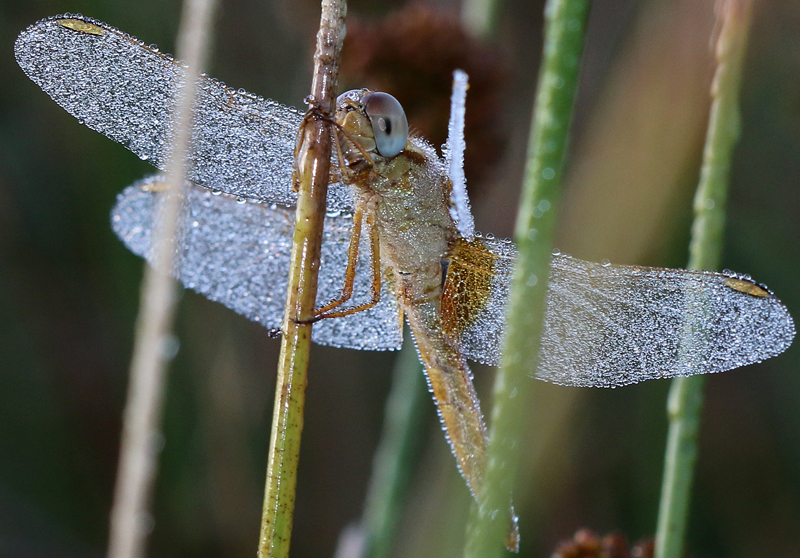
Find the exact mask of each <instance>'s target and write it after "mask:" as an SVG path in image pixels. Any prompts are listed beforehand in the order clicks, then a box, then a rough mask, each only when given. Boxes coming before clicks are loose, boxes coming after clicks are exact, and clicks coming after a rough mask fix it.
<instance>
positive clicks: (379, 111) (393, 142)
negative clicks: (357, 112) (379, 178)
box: [361, 93, 408, 157]
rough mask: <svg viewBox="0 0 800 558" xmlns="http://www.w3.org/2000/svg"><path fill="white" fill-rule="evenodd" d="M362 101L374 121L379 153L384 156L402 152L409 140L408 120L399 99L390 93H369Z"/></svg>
mask: <svg viewBox="0 0 800 558" xmlns="http://www.w3.org/2000/svg"><path fill="white" fill-rule="evenodd" d="M361 102H362V103H363V106H364V112H366V114H367V116H368V117H369V121H370V123H372V131H373V133H374V134H375V146H376V147H377V148H378V153H380V154H381V155H382V156H383V157H394V156H395V155H397V154H398V153H400V152H401V151H402V150H403V148H404V147H405V146H406V141H407V140H408V120H406V113H405V111H404V110H403V107H402V106H401V105H400V103H399V102H398V101H397V99H395V98H394V97H392V96H391V95H389V94H388V93H367V94H366V95H364V97H363V99H362V100H361Z"/></svg>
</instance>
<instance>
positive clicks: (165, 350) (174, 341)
mask: <svg viewBox="0 0 800 558" xmlns="http://www.w3.org/2000/svg"><path fill="white" fill-rule="evenodd" d="M160 345H161V346H160V347H159V349H160V351H161V358H163V359H164V360H166V361H170V360H172V359H173V358H175V356H176V355H177V354H178V350H179V349H180V347H181V344H180V341H178V338H177V337H176V336H174V335H164V336H163V337H162V338H161V343H160Z"/></svg>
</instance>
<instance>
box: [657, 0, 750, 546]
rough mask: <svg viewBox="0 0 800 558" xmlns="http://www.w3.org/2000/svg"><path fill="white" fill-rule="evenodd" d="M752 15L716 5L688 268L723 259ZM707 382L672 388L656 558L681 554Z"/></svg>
mask: <svg viewBox="0 0 800 558" xmlns="http://www.w3.org/2000/svg"><path fill="white" fill-rule="evenodd" d="M751 12H752V0H722V1H718V3H717V27H718V28H719V29H720V34H719V37H718V39H717V44H716V57H717V71H716V73H715V75H714V81H713V83H712V86H711V98H712V105H711V114H710V117H709V122H708V131H707V133H706V143H705V148H704V150H703V166H702V170H701V173H700V183H699V184H698V187H697V193H696V194H695V199H694V213H695V218H694V223H693V225H692V240H691V245H690V248H689V265H688V267H689V268H690V269H715V268H718V267H719V263H720V260H721V254H722V240H723V233H724V229H725V206H726V200H727V195H728V181H729V176H730V167H731V159H732V155H733V149H734V146H735V145H736V142H737V141H738V139H739V133H740V115H739V89H740V84H741V79H742V64H743V61H744V54H745V50H746V47H747V35H748V30H749V27H750V16H751ZM704 383H705V380H704V376H690V377H688V378H676V379H674V380H673V381H672V387H671V388H670V392H669V398H668V401H667V414H668V416H669V420H670V425H669V434H668V437H667V450H666V456H665V458H664V479H663V482H662V485H661V503H660V506H659V510H658V527H657V531H656V549H655V556H656V558H679V557H680V556H682V555H683V542H684V538H685V533H686V519H687V516H688V511H689V500H690V493H691V488H692V480H693V477H694V464H695V460H696V457H697V432H698V430H699V424H700V411H701V410H702V406H703V384H704Z"/></svg>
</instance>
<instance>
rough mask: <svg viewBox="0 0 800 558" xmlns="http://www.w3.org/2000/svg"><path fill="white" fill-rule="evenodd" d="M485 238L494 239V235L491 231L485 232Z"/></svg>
mask: <svg viewBox="0 0 800 558" xmlns="http://www.w3.org/2000/svg"><path fill="white" fill-rule="evenodd" d="M486 240H494V235H493V234H492V233H486Z"/></svg>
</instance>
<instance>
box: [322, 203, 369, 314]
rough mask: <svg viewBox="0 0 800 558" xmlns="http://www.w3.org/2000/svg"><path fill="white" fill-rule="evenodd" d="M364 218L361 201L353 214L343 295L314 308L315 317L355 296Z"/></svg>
mask: <svg viewBox="0 0 800 558" xmlns="http://www.w3.org/2000/svg"><path fill="white" fill-rule="evenodd" d="M363 220H364V208H363V205H362V204H361V203H360V202H359V203H358V204H356V210H355V213H354V214H353V234H352V235H350V245H349V246H348V248H347V269H345V272H344V284H343V285H342V295H341V296H340V297H339V298H336V299H334V300H332V301H330V302H329V303H328V304H326V305H325V306H323V307H321V308H317V309H316V310H314V317H315V318H318V317H319V316H322V315H324V314H325V313H326V312H329V311H330V310H333V309H334V308H337V307H339V306H341V305H342V304H344V303H345V302H347V301H348V300H350V298H351V297H352V296H353V283H354V281H355V278H356V263H358V248H359V245H360V244H361V227H362V221H363Z"/></svg>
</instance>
